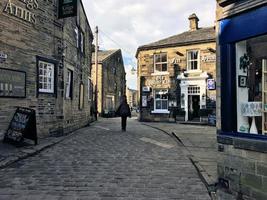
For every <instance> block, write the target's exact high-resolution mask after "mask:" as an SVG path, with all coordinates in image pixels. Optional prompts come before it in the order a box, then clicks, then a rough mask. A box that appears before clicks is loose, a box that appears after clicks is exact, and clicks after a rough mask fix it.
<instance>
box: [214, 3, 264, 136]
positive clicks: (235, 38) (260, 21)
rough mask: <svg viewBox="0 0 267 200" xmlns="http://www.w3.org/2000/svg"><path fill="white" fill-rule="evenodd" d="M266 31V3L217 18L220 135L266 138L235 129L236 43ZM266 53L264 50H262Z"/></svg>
mask: <svg viewBox="0 0 267 200" xmlns="http://www.w3.org/2000/svg"><path fill="white" fill-rule="evenodd" d="M265 34H267V6H264V7H261V8H258V9H254V10H253V11H250V12H246V13H243V14H241V15H238V16H234V17H232V18H229V19H224V20H222V21H220V31H219V45H220V65H221V102H222V103H221V119H222V120H221V125H222V130H221V131H220V134H223V135H230V136H238V137H249V138H254V139H261V140H262V139H264V140H267V137H266V136H262V135H253V134H244V133H238V132H237V110H236V107H237V106H236V104H237V100H236V99H237V98H236V87H235V86H236V60H235V59H236V55H235V53H236V49H235V44H236V42H239V41H242V40H246V39H249V38H253V37H257V36H260V35H265ZM266 54H267V52H266Z"/></svg>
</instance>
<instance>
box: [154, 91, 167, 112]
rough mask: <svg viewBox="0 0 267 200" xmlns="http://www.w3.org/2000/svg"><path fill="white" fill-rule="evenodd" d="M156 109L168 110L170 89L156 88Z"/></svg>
mask: <svg viewBox="0 0 267 200" xmlns="http://www.w3.org/2000/svg"><path fill="white" fill-rule="evenodd" d="M154 105H155V110H168V90H155V103H154Z"/></svg>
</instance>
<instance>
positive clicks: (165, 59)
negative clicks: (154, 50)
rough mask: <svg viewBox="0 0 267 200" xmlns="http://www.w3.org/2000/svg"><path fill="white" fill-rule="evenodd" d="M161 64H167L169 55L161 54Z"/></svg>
mask: <svg viewBox="0 0 267 200" xmlns="http://www.w3.org/2000/svg"><path fill="white" fill-rule="evenodd" d="M161 55H162V57H161V62H167V54H161Z"/></svg>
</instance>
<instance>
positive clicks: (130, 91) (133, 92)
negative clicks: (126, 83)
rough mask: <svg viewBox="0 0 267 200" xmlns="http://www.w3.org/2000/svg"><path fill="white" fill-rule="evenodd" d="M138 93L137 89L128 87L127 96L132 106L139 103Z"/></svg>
mask: <svg viewBox="0 0 267 200" xmlns="http://www.w3.org/2000/svg"><path fill="white" fill-rule="evenodd" d="M137 95H138V92H137V90H133V89H130V88H127V90H126V96H127V101H128V104H129V106H130V108H136V107H137V105H138V101H137Z"/></svg>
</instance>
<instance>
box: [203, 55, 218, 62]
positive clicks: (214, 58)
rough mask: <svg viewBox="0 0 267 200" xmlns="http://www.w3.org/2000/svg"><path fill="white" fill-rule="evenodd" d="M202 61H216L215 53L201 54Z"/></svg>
mask: <svg viewBox="0 0 267 200" xmlns="http://www.w3.org/2000/svg"><path fill="white" fill-rule="evenodd" d="M201 61H202V62H216V55H215V54H214V55H204V56H201Z"/></svg>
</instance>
